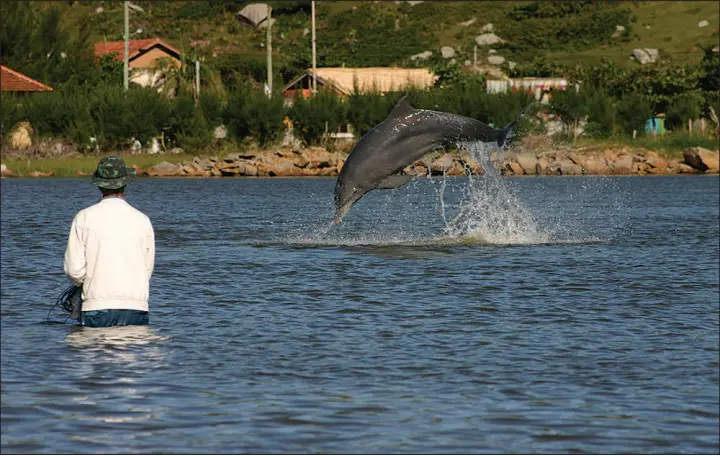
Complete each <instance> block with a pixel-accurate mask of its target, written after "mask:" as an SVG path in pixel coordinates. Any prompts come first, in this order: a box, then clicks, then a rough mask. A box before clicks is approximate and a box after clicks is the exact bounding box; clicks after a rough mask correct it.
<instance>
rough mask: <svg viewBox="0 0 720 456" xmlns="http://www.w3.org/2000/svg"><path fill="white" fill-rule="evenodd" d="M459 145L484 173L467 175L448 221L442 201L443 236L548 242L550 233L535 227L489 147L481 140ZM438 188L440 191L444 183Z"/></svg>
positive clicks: (515, 241)
mask: <svg viewBox="0 0 720 456" xmlns="http://www.w3.org/2000/svg"><path fill="white" fill-rule="evenodd" d="M460 146H461V147H462V148H463V149H464V150H466V151H467V152H469V153H470V155H471V156H472V158H474V159H475V160H476V161H478V162H479V163H481V164H482V167H483V169H484V170H485V175H484V176H483V177H482V178H473V177H472V175H471V176H470V178H469V179H468V183H467V187H466V191H465V196H464V198H463V199H462V201H461V205H460V208H459V213H458V214H457V216H455V217H454V218H453V219H452V220H449V221H448V220H447V219H446V216H445V205H444V202H443V203H442V207H443V210H442V212H443V219H444V220H445V221H446V227H445V234H446V236H448V237H453V238H469V239H477V240H481V241H484V242H486V243H490V244H541V243H547V242H549V241H550V240H551V236H550V233H548V232H544V231H542V230H541V229H540V228H539V226H538V222H537V221H536V219H535V216H534V214H533V212H532V211H531V210H530V208H529V207H528V206H527V205H526V204H525V203H523V202H522V201H521V200H520V198H518V197H517V196H516V195H515V194H514V193H513V190H512V189H511V188H510V186H509V185H508V183H507V180H506V179H504V178H503V177H502V176H501V173H500V172H499V163H498V161H499V160H498V159H497V158H496V157H493V156H492V154H491V151H492V147H491V146H490V145H488V144H484V143H481V142H465V143H462V144H460ZM441 189H442V190H443V191H444V186H443V187H441ZM442 196H443V195H442V194H441V198H442Z"/></svg>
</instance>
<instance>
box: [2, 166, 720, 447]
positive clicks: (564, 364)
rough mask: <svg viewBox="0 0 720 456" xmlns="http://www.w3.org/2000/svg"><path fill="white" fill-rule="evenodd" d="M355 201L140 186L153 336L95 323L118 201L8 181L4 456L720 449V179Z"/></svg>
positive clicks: (78, 186)
mask: <svg viewBox="0 0 720 456" xmlns="http://www.w3.org/2000/svg"><path fill="white" fill-rule="evenodd" d="M334 184H335V179H322V178H320V179H279V178H270V179H141V180H138V181H137V182H135V183H133V184H132V185H131V186H129V187H128V200H129V201H130V202H131V204H133V205H134V206H135V207H137V208H139V209H140V210H142V211H144V212H145V213H147V214H148V215H149V216H150V218H151V220H152V221H153V224H154V227H155V232H156V243H157V257H156V269H155V273H154V275H153V278H152V282H151V304H150V305H151V325H150V326H149V327H131V328H110V329H94V328H81V327H77V326H74V325H71V324H70V323H69V322H68V323H65V324H47V323H45V321H46V315H47V313H48V310H49V309H50V306H51V305H52V304H53V303H54V301H55V298H56V297H57V296H58V294H59V293H60V292H61V291H62V290H63V289H64V288H65V287H66V286H67V285H68V284H69V282H68V280H67V279H66V278H65V277H64V276H63V274H62V257H63V253H64V249H65V242H66V239H67V234H68V229H69V226H70V222H71V220H72V217H73V216H74V214H75V213H76V212H77V211H78V210H80V209H81V208H83V207H85V206H87V205H90V204H92V203H93V202H95V201H97V199H98V198H97V196H98V195H97V190H96V189H95V188H94V187H93V186H92V185H91V184H90V182H89V179H50V180H29V179H13V180H3V181H2V260H1V261H2V282H1V290H0V291H1V298H2V362H1V375H2V399H1V406H2V410H1V412H2V452H3V453H76V452H80V453H152V452H162V453H366V454H368V453H575V452H591V453H611V454H612V453H628V452H631V453H695V454H697V453H701V454H704V453H715V454H717V452H718V449H719V447H718V444H719V442H718V438H719V437H718V425H719V424H720V423H719V420H720V417H719V414H718V407H719V401H720V398H719V392H718V388H719V379H718V377H719V369H720V364H719V362H718V359H719V356H720V352H719V337H720V336H719V329H718V328H719V323H718V313H719V306H720V304H719V300H720V298H719V285H718V273H719V268H720V265H719V261H720V260H719V257H720V253H719V246H718V242H719V241H718V236H719V234H720V233H719V229H720V228H719V225H720V219H719V216H718V190H719V188H718V177H717V176H673V177H614V178H613V177H557V178H550V177H548V178H502V179H496V178H491V177H486V178H483V177H479V178H474V179H472V180H471V179H467V178H452V179H450V178H448V179H443V178H433V179H427V178H424V179H419V180H416V181H414V182H413V183H411V184H410V185H408V186H406V187H404V188H401V189H396V190H392V191H377V192H371V193H370V194H368V195H367V196H366V197H365V198H363V199H362V200H361V201H360V202H359V203H358V204H357V205H356V207H355V208H353V209H352V211H351V212H350V213H349V214H348V216H347V218H346V220H345V221H344V222H343V223H342V224H341V225H340V226H338V227H333V228H331V227H330V226H329V221H330V219H331V216H332V210H333V208H332V191H333V186H334ZM51 318H52V319H54V320H57V321H62V319H63V317H62V316H61V315H59V311H57V310H55V311H53V312H52V313H51Z"/></svg>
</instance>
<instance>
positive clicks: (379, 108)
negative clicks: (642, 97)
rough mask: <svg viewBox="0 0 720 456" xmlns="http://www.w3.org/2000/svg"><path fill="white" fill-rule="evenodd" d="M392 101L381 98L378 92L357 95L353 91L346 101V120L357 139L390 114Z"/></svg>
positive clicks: (357, 93) (356, 92)
mask: <svg viewBox="0 0 720 456" xmlns="http://www.w3.org/2000/svg"><path fill="white" fill-rule="evenodd" d="M392 101H393V100H391V99H389V98H386V97H383V96H382V95H381V94H380V92H379V91H378V90H373V91H369V92H367V93H359V92H358V90H355V91H354V92H353V93H351V94H350V96H349V97H348V100H347V103H348V105H347V119H348V121H349V122H350V124H351V125H352V126H353V130H354V131H355V134H356V135H357V136H358V137H361V136H363V135H364V134H365V133H367V132H368V131H370V130H371V129H372V128H373V127H375V125H377V124H379V123H380V122H382V121H383V120H384V119H385V118H386V117H387V115H388V113H389V112H390V109H391V107H392V105H391V103H392Z"/></svg>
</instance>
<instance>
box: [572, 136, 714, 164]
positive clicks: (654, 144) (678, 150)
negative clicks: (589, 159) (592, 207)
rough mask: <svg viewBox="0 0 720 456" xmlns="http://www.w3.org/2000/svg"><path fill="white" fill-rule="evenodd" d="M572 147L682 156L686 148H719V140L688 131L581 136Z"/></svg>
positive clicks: (584, 149) (591, 150)
mask: <svg viewBox="0 0 720 456" xmlns="http://www.w3.org/2000/svg"><path fill="white" fill-rule="evenodd" d="M571 147H573V148H578V149H581V150H583V151H585V153H588V152H590V153H592V152H598V151H602V150H604V149H612V148H622V147H628V148H631V149H632V148H643V149H647V150H653V151H656V152H660V153H662V154H664V155H666V156H668V157H676V158H677V157H681V156H682V153H683V151H684V150H686V149H689V148H692V147H704V148H706V149H710V150H718V141H717V139H715V138H710V137H707V136H702V135H699V134H693V135H690V134H688V133H684V132H683V133H674V134H665V135H663V136H657V137H653V136H639V137H637V138H636V139H632V138H630V137H616V138H609V139H591V138H579V139H578V140H577V141H576V142H575V143H574V144H573V145H572V146H571Z"/></svg>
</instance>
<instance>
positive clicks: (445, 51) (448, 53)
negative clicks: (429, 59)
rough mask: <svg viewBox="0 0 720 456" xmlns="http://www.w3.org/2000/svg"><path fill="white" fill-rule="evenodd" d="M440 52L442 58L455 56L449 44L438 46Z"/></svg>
mask: <svg viewBox="0 0 720 456" xmlns="http://www.w3.org/2000/svg"><path fill="white" fill-rule="evenodd" d="M440 54H442V58H444V59H451V58H453V57H455V49H453V48H451V47H450V46H443V47H441V48H440Z"/></svg>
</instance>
